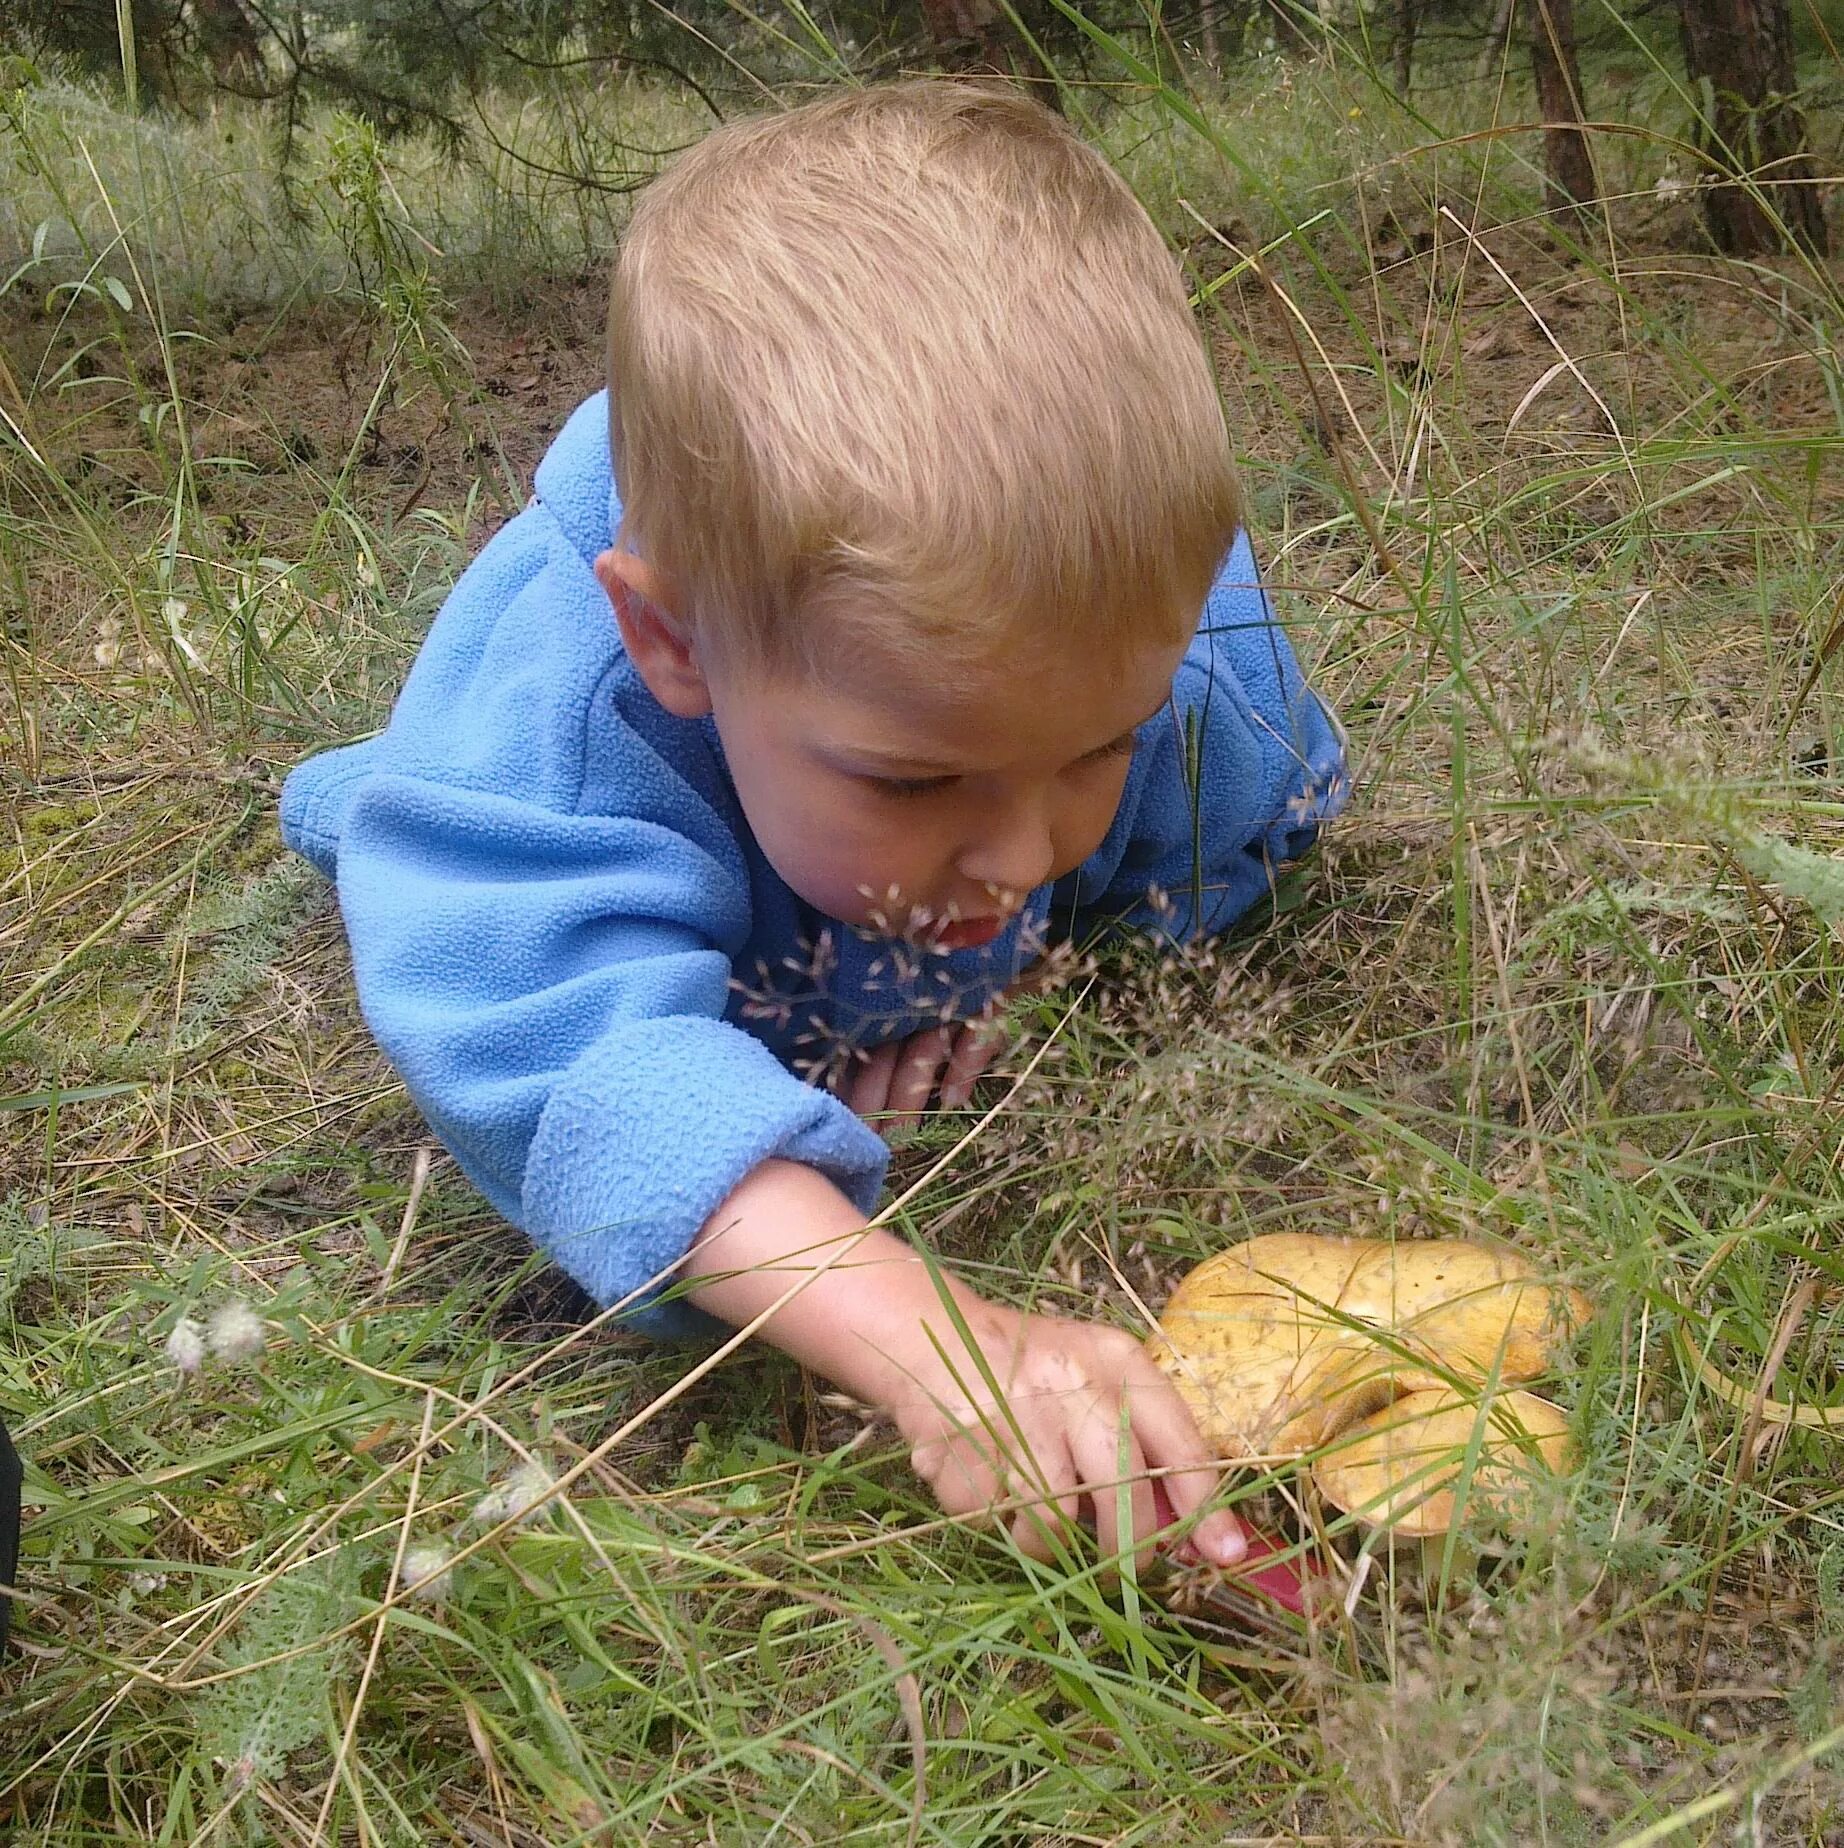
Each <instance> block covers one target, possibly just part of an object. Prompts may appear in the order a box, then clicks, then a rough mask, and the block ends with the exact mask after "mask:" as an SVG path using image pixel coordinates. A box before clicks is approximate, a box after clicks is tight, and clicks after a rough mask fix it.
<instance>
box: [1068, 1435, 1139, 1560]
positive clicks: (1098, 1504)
mask: <svg viewBox="0 0 1844 1848" xmlns="http://www.w3.org/2000/svg"><path fill="white" fill-rule="evenodd" d="M1071 1449H1072V1451H1073V1453H1074V1455H1075V1459H1076V1467H1077V1468H1078V1469H1079V1470H1080V1471H1081V1472H1082V1481H1083V1483H1084V1485H1085V1486H1086V1488H1087V1490H1088V1495H1089V1500H1090V1501H1091V1503H1092V1504H1093V1505H1094V1509H1095V1538H1096V1540H1097V1541H1098V1542H1099V1543H1100V1546H1101V1553H1102V1557H1103V1558H1104V1559H1111V1558H1118V1557H1119V1555H1120V1554H1122V1553H1123V1552H1132V1553H1133V1554H1134V1556H1135V1561H1136V1564H1137V1565H1140V1566H1144V1565H1146V1564H1147V1563H1149V1562H1150V1560H1151V1559H1152V1537H1153V1535H1154V1534H1156V1533H1157V1532H1158V1531H1159V1524H1158V1521H1157V1520H1156V1518H1155V1517H1154V1513H1153V1492H1152V1484H1151V1482H1149V1481H1148V1480H1147V1477H1146V1459H1145V1457H1144V1456H1142V1455H1141V1453H1140V1446H1139V1444H1138V1443H1137V1442H1136V1441H1135V1440H1134V1439H1133V1437H1132V1436H1131V1435H1129V1436H1128V1439H1127V1442H1126V1443H1125V1444H1124V1445H1123V1444H1122V1443H1121V1441H1120V1432H1119V1431H1118V1430H1117V1429H1114V1428H1111V1427H1110V1426H1109V1425H1108V1424H1107V1423H1105V1422H1103V1420H1102V1419H1100V1418H1090V1419H1088V1420H1086V1421H1085V1422H1084V1423H1083V1426H1082V1428H1081V1430H1080V1431H1078V1432H1077V1433H1076V1435H1075V1438H1074V1441H1073V1443H1072V1444H1071ZM1123 1484H1124V1485H1125V1488H1124V1491H1123V1486H1122V1485H1123ZM1123 1492H1124V1494H1125V1498H1126V1502H1127V1508H1128V1520H1129V1522H1130V1523H1131V1525H1130V1527H1129V1529H1128V1531H1126V1532H1124V1533H1123V1532H1122V1531H1121V1524H1120V1513H1121V1500H1122V1496H1123Z"/></svg>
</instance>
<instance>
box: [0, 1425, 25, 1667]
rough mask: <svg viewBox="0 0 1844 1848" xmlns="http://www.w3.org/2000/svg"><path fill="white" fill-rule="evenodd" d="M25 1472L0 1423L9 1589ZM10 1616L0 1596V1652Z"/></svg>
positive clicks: (1, 1567)
mask: <svg viewBox="0 0 1844 1848" xmlns="http://www.w3.org/2000/svg"><path fill="white" fill-rule="evenodd" d="M24 1475H25V1472H24V1471H23V1470H22V1469H21V1468H20V1465H19V1452H18V1451H17V1450H15V1449H14V1448H13V1440H12V1439H11V1438H10V1437H8V1436H7V1434H6V1426H5V1425H3V1424H0V1585H3V1586H6V1587H8V1588H9V1589H10V1588H11V1586H12V1583H13V1577H14V1574H15V1573H16V1572H17V1571H18V1570H19V1490H20V1484H21V1482H22V1481H23V1479H24ZM12 1616H13V1600H12V1599H11V1598H9V1597H6V1596H5V1595H4V1594H0V1649H4V1648H5V1647H6V1633H7V1629H8V1626H9V1624H10V1623H11V1621H12Z"/></svg>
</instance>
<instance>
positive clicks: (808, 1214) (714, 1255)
mask: <svg viewBox="0 0 1844 1848" xmlns="http://www.w3.org/2000/svg"><path fill="white" fill-rule="evenodd" d="M685 1274H686V1277H687V1279H688V1280H689V1281H690V1283H691V1285H692V1289H691V1297H692V1300H693V1302H695V1303H696V1304H697V1305H698V1306H699V1307H700V1308H702V1309H705V1310H707V1311H708V1312H709V1313H711V1314H713V1315H715V1316H717V1317H718V1318H719V1319H720V1320H722V1321H725V1322H728V1323H730V1324H731V1325H732V1326H733V1327H742V1326H745V1325H746V1324H748V1323H751V1322H754V1321H755V1320H756V1319H757V1318H758V1317H765V1319H764V1320H763V1321H762V1323H761V1326H760V1328H759V1330H758V1332H759V1333H760V1335H761V1336H762V1338H763V1339H764V1340H766V1341H768V1342H770V1343H771V1344H772V1345H774V1346H776V1347H778V1348H780V1349H782V1350H783V1352H785V1353H788V1354H790V1355H792V1356H793V1357H794V1359H796V1360H798V1361H799V1362H800V1363H801V1364H802V1365H803V1366H806V1367H810V1368H812V1369H813V1371H815V1372H816V1373H819V1374H822V1375H824V1376H825V1377H826V1378H827V1379H829V1380H831V1381H832V1382H833V1383H834V1384H835V1385H837V1386H839V1387H841V1388H842V1389H843V1390H845V1391H847V1392H849V1393H851V1394H852V1396H853V1397H854V1398H857V1399H861V1400H863V1401H864V1402H865V1403H867V1404H870V1405H874V1406H876V1407H877V1408H878V1409H879V1410H881V1411H884V1412H887V1413H889V1414H890V1415H891V1416H893V1417H897V1418H898V1419H899V1422H900V1421H901V1414H902V1410H903V1408H904V1407H905V1406H909V1405H913V1404H914V1403H915V1402H916V1401H917V1400H918V1398H924V1397H930V1396H935V1395H938V1394H940V1393H941V1392H942V1391H943V1389H944V1388H945V1387H946V1386H948V1384H949V1383H950V1382H951V1380H952V1378H953V1377H954V1376H955V1375H957V1374H958V1375H959V1376H960V1377H961V1378H963V1379H966V1378H968V1377H969V1371H970V1369H971V1370H973V1371H974V1372H977V1363H975V1362H973V1361H972V1360H971V1359H970V1358H969V1357H968V1356H967V1354H966V1352H965V1349H966V1343H965V1342H964V1341H963V1340H962V1339H961V1337H960V1335H959V1333H958V1331H957V1329H956V1327H955V1315H954V1314H951V1313H950V1312H949V1309H948V1306H947V1303H946V1302H944V1301H943V1296H944V1293H945V1294H946V1296H947V1297H948V1298H949V1299H950V1300H951V1301H952V1302H953V1304H954V1306H955V1311H956V1312H957V1313H958V1315H959V1317H960V1319H961V1320H962V1321H963V1322H964V1323H965V1324H967V1325H968V1326H969V1327H970V1328H971V1330H972V1331H973V1332H974V1335H975V1338H976V1341H980V1344H981V1345H982V1346H984V1345H985V1342H984V1341H983V1340H981V1337H982V1336H984V1335H986V1334H989V1333H990V1332H991V1331H990V1330H988V1329H987V1328H986V1327H985V1326H984V1325H985V1324H986V1323H987V1322H990V1321H992V1320H993V1319H994V1317H995V1314H996V1313H997V1311H996V1310H995V1306H994V1305H993V1304H990V1303H987V1302H985V1301H984V1300H983V1299H982V1298H981V1297H979V1296H978V1295H976V1294H975V1293H974V1291H973V1290H971V1289H970V1288H969V1287H968V1286H967V1285H966V1284H964V1283H962V1282H961V1281H960V1280H959V1279H958V1278H955V1277H952V1276H950V1275H949V1274H948V1273H947V1272H945V1271H943V1270H941V1269H939V1268H938V1267H936V1268H934V1269H932V1270H931V1267H930V1266H929V1265H928V1263H927V1262H926V1261H925V1260H924V1259H923V1258H922V1256H921V1255H920V1254H919V1253H918V1252H917V1251H916V1250H915V1249H914V1248H913V1247H912V1246H910V1245H908V1244H906V1243H904V1241H903V1240H901V1239H899V1238H897V1237H896V1236H895V1235H894V1234H893V1233H890V1232H887V1231H885V1230H883V1229H882V1228H881V1227H879V1228H869V1227H867V1226H866V1224H865V1221H864V1216H863V1214H862V1213H860V1212H858V1210H857V1209H856V1208H855V1207H854V1206H853V1205H852V1204H851V1202H850V1201H849V1200H847V1199H846V1198H845V1196H844V1195H843V1194H842V1193H840V1192H839V1190H838V1189H837V1188H836V1187H834V1186H833V1184H832V1183H831V1182H830V1181H828V1180H827V1179H826V1178H825V1176H824V1175H822V1174H820V1173H819V1172H818V1171H817V1170H816V1169H812V1168H808V1167H806V1166H804V1165H802V1164H800V1163H797V1162H788V1161H780V1160H774V1161H768V1162H765V1163H763V1164H762V1165H761V1166H760V1167H759V1168H756V1169H755V1170H753V1171H752V1172H751V1173H750V1174H749V1175H748V1176H746V1177H745V1178H744V1180H743V1181H742V1182H741V1183H740V1184H739V1185H738V1186H737V1188H736V1189H735V1191H734V1192H732V1194H731V1195H730V1197H729V1198H728V1199H727V1200H726V1201H725V1202H724V1204H723V1205H722V1206H721V1207H720V1208H719V1209H718V1210H717V1212H715V1213H713V1214H712V1216H711V1218H710V1220H709V1221H708V1222H707V1224H706V1225H705V1226H704V1228H703V1229H702V1230H701V1231H700V1233H699V1235H698V1238H697V1240H696V1241H695V1242H694V1244H693V1246H692V1249H691V1251H690V1253H689V1254H688V1255H687V1258H686V1263H685ZM795 1285H798V1286H799V1287H798V1289H795V1288H794V1286H795ZM783 1297H786V1299H787V1300H786V1301H785V1302H784V1301H782V1298H783ZM944 1355H945V1356H946V1357H947V1358H946V1359H945V1361H944V1358H943V1356H944Z"/></svg>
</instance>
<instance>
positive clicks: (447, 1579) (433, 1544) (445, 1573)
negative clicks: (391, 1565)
mask: <svg viewBox="0 0 1844 1848" xmlns="http://www.w3.org/2000/svg"><path fill="white" fill-rule="evenodd" d="M453 1557H454V1556H453V1554H451V1553H450V1552H449V1550H448V1548H447V1547H445V1546H444V1545H443V1544H442V1543H441V1541H439V1540H431V1541H428V1542H426V1543H425V1544H424V1545H422V1546H413V1547H411V1548H410V1550H409V1551H408V1552H407V1553H405V1554H404V1556H403V1584H404V1587H405V1589H406V1590H407V1591H408V1592H409V1594H410V1596H411V1597H412V1598H414V1599H415V1600H416V1601H417V1603H419V1604H440V1603H441V1602H442V1600H443V1599H444V1598H446V1597H447V1596H448V1594H449V1592H450V1591H451V1590H453V1589H454V1582H455V1574H454V1568H453V1567H452V1566H451V1565H450V1564H449V1561H450V1560H451V1559H452V1558H453ZM419 1581H421V1582H420V1583H419Z"/></svg>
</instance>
